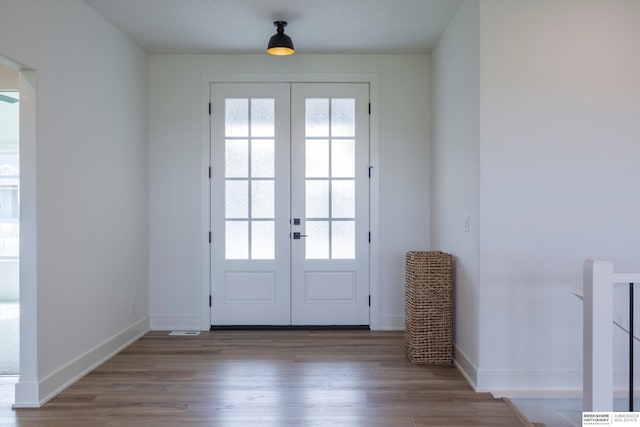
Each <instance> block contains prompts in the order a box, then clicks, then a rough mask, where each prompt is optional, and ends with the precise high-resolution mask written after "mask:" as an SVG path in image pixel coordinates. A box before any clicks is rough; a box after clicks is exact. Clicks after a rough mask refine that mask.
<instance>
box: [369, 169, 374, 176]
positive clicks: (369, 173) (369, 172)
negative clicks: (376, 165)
mask: <svg viewBox="0 0 640 427" xmlns="http://www.w3.org/2000/svg"><path fill="white" fill-rule="evenodd" d="M372 169H373V166H369V178H371V170H372Z"/></svg>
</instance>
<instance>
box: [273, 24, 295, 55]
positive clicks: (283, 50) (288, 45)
mask: <svg viewBox="0 0 640 427" xmlns="http://www.w3.org/2000/svg"><path fill="white" fill-rule="evenodd" d="M273 25H275V26H276V27H278V32H277V33H276V34H274V35H273V36H271V38H270V39H269V46H268V47H267V53H268V54H270V55H278V56H286V55H293V53H294V52H295V49H294V48H293V41H291V37H289V36H288V35H286V34H285V33H284V27H286V26H287V22H286V21H276V22H274V23H273Z"/></svg>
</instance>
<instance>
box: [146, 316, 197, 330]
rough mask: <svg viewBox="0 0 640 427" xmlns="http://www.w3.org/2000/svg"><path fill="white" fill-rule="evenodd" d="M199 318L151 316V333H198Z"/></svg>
mask: <svg viewBox="0 0 640 427" xmlns="http://www.w3.org/2000/svg"><path fill="white" fill-rule="evenodd" d="M200 323H201V319H200V316H193V315H182V316H175V315H151V330H152V331H174V330H191V331H192V330H195V331H199V330H201V328H200Z"/></svg>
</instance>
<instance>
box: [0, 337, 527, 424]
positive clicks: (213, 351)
mask: <svg viewBox="0 0 640 427" xmlns="http://www.w3.org/2000/svg"><path fill="white" fill-rule="evenodd" d="M0 425H2V426H5V425H6V426H12V425H15V426H28V427H30V426H47V427H58V426H60V427H62V426H87V427H90V426H114V427H115V426H131V427H135V426H154V427H155V426H159V427H167V426H242V427H245V426H349V427H351V426H353V427H359V426H363V427H364V426H366V427H377V426H385V427H386V426H391V427H403V426H411V427H415V426H480V425H491V426H523V425H524V424H523V423H522V422H521V421H519V419H518V418H517V417H516V416H515V415H514V413H513V412H512V411H511V410H510V409H509V407H508V406H507V405H506V404H505V403H504V402H503V401H501V400H495V399H492V398H491V397H490V395H488V394H484V393H475V392H473V390H472V389H471V388H470V387H469V386H468V385H467V383H466V381H465V380H464V379H463V378H462V376H461V375H460V373H459V372H458V371H457V370H456V369H455V368H452V367H427V366H415V365H411V364H410V363H409V362H408V361H407V360H406V358H405V354H404V335H403V333H402V332H368V331H215V332H203V333H202V334H201V335H200V336H197V337H180V336H169V335H168V332H151V333H149V334H147V335H145V336H144V337H143V338H141V339H140V340H139V341H137V342H136V343H134V344H133V345H131V346H130V347H129V348H127V349H125V350H124V351H123V352H121V353H120V354H118V355H117V356H115V357H114V358H112V359H111V360H109V361H108V362H107V363H105V364H104V365H102V366H100V367H99V368H98V369H96V370H95V371H93V372H92V373H90V374H89V375H87V376H85V377H84V378H82V379H81V380H79V381H78V382H76V383H75V384H74V385H72V386H71V387H70V388H68V389H67V390H65V391H64V392H63V393H61V394H60V395H58V396H57V397H55V398H54V399H53V400H51V401H50V402H49V403H48V404H47V405H45V406H44V407H42V408H40V409H20V410H11V409H8V408H3V409H0Z"/></svg>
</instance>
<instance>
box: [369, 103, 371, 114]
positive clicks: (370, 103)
mask: <svg viewBox="0 0 640 427" xmlns="http://www.w3.org/2000/svg"><path fill="white" fill-rule="evenodd" d="M369 115H371V103H369Z"/></svg>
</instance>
